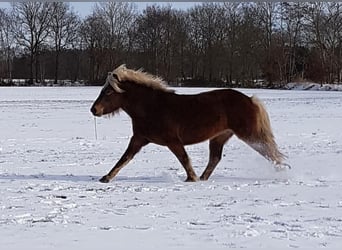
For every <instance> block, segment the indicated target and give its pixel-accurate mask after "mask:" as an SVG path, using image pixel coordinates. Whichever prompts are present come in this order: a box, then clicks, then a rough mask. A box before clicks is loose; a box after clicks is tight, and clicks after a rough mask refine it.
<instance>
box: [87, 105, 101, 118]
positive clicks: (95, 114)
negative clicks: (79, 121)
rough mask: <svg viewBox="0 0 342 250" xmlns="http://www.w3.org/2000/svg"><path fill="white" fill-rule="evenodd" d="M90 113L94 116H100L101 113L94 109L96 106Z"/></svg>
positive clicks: (94, 106) (94, 107)
mask: <svg viewBox="0 0 342 250" xmlns="http://www.w3.org/2000/svg"><path fill="white" fill-rule="evenodd" d="M90 112H91V113H92V114H93V115H94V116H101V115H102V112H99V111H98V110H97V108H96V105H93V106H92V107H91V109H90Z"/></svg>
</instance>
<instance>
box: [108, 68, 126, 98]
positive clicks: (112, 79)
mask: <svg viewBox="0 0 342 250" xmlns="http://www.w3.org/2000/svg"><path fill="white" fill-rule="evenodd" d="M107 81H108V82H109V84H110V85H111V86H112V87H113V89H114V90H115V91H116V92H118V93H123V92H124V90H122V89H121V88H120V87H119V86H118V84H120V79H119V77H118V75H117V74H115V73H113V72H108V77H107Z"/></svg>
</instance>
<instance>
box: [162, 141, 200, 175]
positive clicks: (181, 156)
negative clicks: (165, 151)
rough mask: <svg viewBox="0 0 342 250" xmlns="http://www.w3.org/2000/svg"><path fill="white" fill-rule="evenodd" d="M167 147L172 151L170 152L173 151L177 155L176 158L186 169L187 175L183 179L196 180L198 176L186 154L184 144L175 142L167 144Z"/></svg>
mask: <svg viewBox="0 0 342 250" xmlns="http://www.w3.org/2000/svg"><path fill="white" fill-rule="evenodd" d="M168 148H169V149H170V150H171V151H172V153H174V155H175V156H176V157H177V159H178V160H179V161H180V163H181V164H182V166H183V167H184V169H185V171H186V175H187V178H186V180H185V181H186V182H195V181H197V180H198V178H197V176H196V173H195V171H194V169H193V168H192V166H191V161H190V158H189V156H188V154H187V153H186V151H185V149H184V146H183V145H182V144H180V143H177V144H171V145H168Z"/></svg>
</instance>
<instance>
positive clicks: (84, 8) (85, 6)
mask: <svg viewBox="0 0 342 250" xmlns="http://www.w3.org/2000/svg"><path fill="white" fill-rule="evenodd" d="M154 3H158V4H159V5H166V4H171V5H172V6H173V7H174V8H176V9H187V8H189V7H191V6H194V5H195V4H196V2H136V5H137V7H138V10H139V11H141V10H143V9H145V7H146V6H147V5H152V4H154ZM197 3H199V2H197ZM70 5H71V6H72V7H73V8H74V11H75V12H77V13H79V14H80V15H81V16H82V17H85V16H87V15H89V14H91V10H92V7H93V6H94V5H95V2H70ZM10 6H11V5H10V3H9V2H0V8H10Z"/></svg>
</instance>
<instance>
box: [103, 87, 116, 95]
mask: <svg viewBox="0 0 342 250" xmlns="http://www.w3.org/2000/svg"><path fill="white" fill-rule="evenodd" d="M104 93H105V95H111V94H113V93H114V90H113V89H112V88H106V89H105V90H104Z"/></svg>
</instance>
